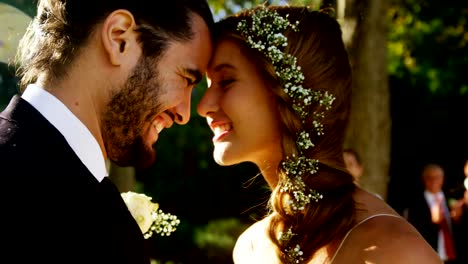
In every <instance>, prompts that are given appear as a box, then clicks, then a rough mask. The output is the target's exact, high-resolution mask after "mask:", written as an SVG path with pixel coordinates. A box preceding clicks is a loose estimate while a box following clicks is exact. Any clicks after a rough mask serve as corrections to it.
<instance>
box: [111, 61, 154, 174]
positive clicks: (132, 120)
mask: <svg viewBox="0 0 468 264" xmlns="http://www.w3.org/2000/svg"><path fill="white" fill-rule="evenodd" d="M155 68H156V67H154V65H153V63H152V62H150V60H149V59H144V58H143V59H140V60H139V62H138V63H137V66H135V68H134V70H133V72H132V74H131V76H130V77H129V78H128V79H127V81H126V82H125V84H124V87H123V88H122V89H120V90H119V91H118V92H116V93H115V94H113V95H112V97H111V99H110V101H109V104H108V105H107V107H106V109H105V112H104V115H103V129H102V131H103V139H104V145H105V147H106V151H107V155H108V157H109V159H110V160H112V161H113V162H114V163H115V164H117V165H119V166H122V167H126V166H134V167H135V168H138V169H144V168H147V167H149V166H151V165H152V164H153V163H154V161H155V159H156V153H155V151H154V149H153V146H152V145H149V144H148V143H146V142H147V141H146V140H145V138H144V137H145V136H146V133H147V131H145V130H144V127H145V123H146V126H148V122H150V121H151V118H152V117H153V115H154V114H155V113H159V112H161V109H160V108H161V104H160V103H159V96H160V88H161V85H160V82H159V80H158V79H157V71H156V70H154V69H155Z"/></svg>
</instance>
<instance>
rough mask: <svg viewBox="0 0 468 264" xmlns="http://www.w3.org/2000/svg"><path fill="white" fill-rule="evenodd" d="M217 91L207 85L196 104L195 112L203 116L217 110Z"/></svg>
mask: <svg viewBox="0 0 468 264" xmlns="http://www.w3.org/2000/svg"><path fill="white" fill-rule="evenodd" d="M219 95H220V94H219V93H218V92H217V91H216V89H215V88H213V87H210V86H209V87H208V89H206V91H205V93H204V94H203V96H202V98H201V99H200V102H199V103H198V105H197V112H198V114H199V115H201V116H203V117H207V116H208V114H210V113H213V112H216V111H218V110H219Z"/></svg>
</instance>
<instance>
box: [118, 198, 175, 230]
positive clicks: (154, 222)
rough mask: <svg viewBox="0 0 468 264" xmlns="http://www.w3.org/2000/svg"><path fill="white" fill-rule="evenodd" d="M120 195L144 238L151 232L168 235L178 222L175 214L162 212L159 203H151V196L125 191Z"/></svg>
mask: <svg viewBox="0 0 468 264" xmlns="http://www.w3.org/2000/svg"><path fill="white" fill-rule="evenodd" d="M121 195H122V198H123V200H124V201H125V204H126V205H127V207H128V210H129V211H130V213H131V214H132V216H133V218H134V219H135V221H136V222H137V223H138V226H139V227H140V229H141V232H142V233H143V236H144V237H145V238H146V239H148V238H150V237H151V236H152V235H153V233H156V234H160V235H161V236H169V235H170V234H171V233H173V232H174V231H175V230H176V227H177V226H178V225H179V224H180V220H179V219H178V218H177V216H175V215H172V214H169V213H164V212H163V211H162V210H161V209H159V204H157V203H153V201H152V198H151V197H149V196H147V195H145V194H142V193H135V192H125V193H121Z"/></svg>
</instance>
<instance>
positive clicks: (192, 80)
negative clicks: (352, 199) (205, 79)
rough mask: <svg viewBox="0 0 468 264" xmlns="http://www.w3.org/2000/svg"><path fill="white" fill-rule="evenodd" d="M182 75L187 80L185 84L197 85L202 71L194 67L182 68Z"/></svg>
mask: <svg viewBox="0 0 468 264" xmlns="http://www.w3.org/2000/svg"><path fill="white" fill-rule="evenodd" d="M184 76H185V79H186V80H187V85H188V86H192V85H197V84H198V83H199V82H200V81H201V80H202V76H203V75H202V73H201V72H200V71H199V70H195V69H188V68H186V69H184Z"/></svg>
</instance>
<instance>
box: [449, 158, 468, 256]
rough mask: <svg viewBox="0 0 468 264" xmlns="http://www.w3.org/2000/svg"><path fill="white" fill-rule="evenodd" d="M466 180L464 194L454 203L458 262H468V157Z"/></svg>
mask: <svg viewBox="0 0 468 264" xmlns="http://www.w3.org/2000/svg"><path fill="white" fill-rule="evenodd" d="M464 173H465V180H464V182H463V190H464V192H463V196H462V197H460V198H458V199H457V200H455V202H454V203H453V205H452V210H451V215H452V218H453V230H454V239H455V246H456V249H457V263H459V264H467V263H468V252H467V250H466V247H467V244H468V159H467V160H466V161H465V166H464Z"/></svg>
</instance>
